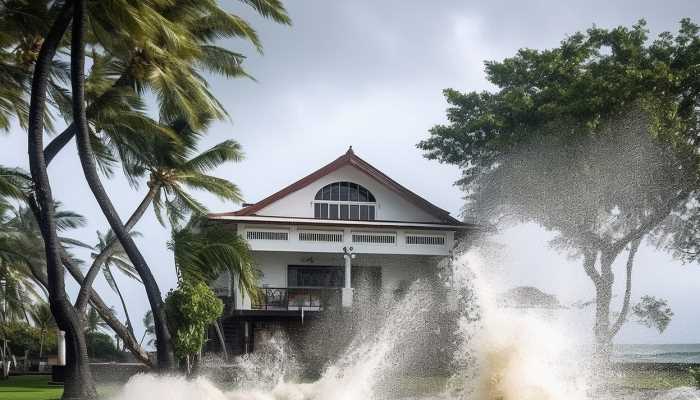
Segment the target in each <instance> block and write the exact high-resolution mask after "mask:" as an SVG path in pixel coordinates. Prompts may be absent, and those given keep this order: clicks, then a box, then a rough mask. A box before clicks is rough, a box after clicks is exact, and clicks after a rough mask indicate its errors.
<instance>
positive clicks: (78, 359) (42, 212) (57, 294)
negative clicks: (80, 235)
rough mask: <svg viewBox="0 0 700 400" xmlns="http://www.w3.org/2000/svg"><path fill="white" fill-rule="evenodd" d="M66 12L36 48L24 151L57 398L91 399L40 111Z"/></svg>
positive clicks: (91, 386)
mask: <svg viewBox="0 0 700 400" xmlns="http://www.w3.org/2000/svg"><path fill="white" fill-rule="evenodd" d="M72 7H73V4H72V3H71V1H66V2H65V3H64V4H63V6H62V9H61V10H60V13H59V14H58V16H57V18H56V20H55V21H54V23H53V25H52V26H51V29H50V30H49V33H48V34H47V36H46V39H45V40H44V43H43V44H42V46H41V50H40V51H39V56H38V58H37V61H36V64H35V66H34V74H33V77H32V88H31V99H30V109H29V123H28V129H27V135H28V146H27V147H28V153H29V165H30V171H31V175H32V181H33V183H34V190H35V194H36V200H37V204H38V206H39V210H38V211H39V213H38V217H39V218H38V222H39V226H40V228H41V234H42V237H43V239H44V249H45V252H46V270H47V289H48V291H49V304H50V306H51V311H52V313H53V315H54V318H55V319H56V323H57V325H58V326H59V328H60V329H61V330H63V331H65V332H66V350H67V351H66V356H67V357H66V380H65V386H64V391H63V398H64V399H94V398H96V397H97V393H96V391H95V384H94V381H93V379H92V374H91V373H90V368H89V364H88V357H87V343H86V341H85V335H84V334H83V329H82V322H81V320H80V318H79V316H78V314H77V313H76V312H75V309H74V308H73V307H72V305H71V303H70V300H69V299H68V296H67V295H66V291H65V282H64V273H63V265H62V263H61V257H60V248H61V247H60V246H61V244H60V241H59V239H58V235H57V234H56V220H55V215H54V200H53V196H52V194H51V185H50V182H49V177H48V174H47V171H46V161H45V159H44V151H43V134H44V112H45V109H46V89H47V86H48V79H49V68H50V64H51V61H52V60H53V57H54V56H55V54H56V50H57V49H58V46H59V43H60V41H61V38H62V37H63V35H64V34H65V32H66V31H67V29H68V25H69V24H70V21H71V17H72V14H73V10H72Z"/></svg>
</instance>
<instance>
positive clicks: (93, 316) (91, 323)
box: [85, 307, 109, 333]
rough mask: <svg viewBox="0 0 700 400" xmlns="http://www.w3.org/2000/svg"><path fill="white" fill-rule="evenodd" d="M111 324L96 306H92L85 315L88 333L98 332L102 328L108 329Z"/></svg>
mask: <svg viewBox="0 0 700 400" xmlns="http://www.w3.org/2000/svg"><path fill="white" fill-rule="evenodd" d="M108 327H109V325H107V323H106V322H105V321H104V320H103V319H102V317H100V314H99V313H98V312H97V310H95V309H94V308H92V307H90V309H89V310H88V312H87V314H86V316H85V331H86V332H87V333H96V332H99V331H100V330H103V329H107V328H108Z"/></svg>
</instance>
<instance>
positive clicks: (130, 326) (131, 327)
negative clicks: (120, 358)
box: [109, 271, 136, 337]
mask: <svg viewBox="0 0 700 400" xmlns="http://www.w3.org/2000/svg"><path fill="white" fill-rule="evenodd" d="M109 274H110V275H112V271H110V272H109ZM112 281H113V282H114V288H115V289H116V291H117V296H119V301H120V302H121V303H122V309H123V310H124V317H125V318H126V328H127V329H128V330H129V332H130V333H131V336H132V337H136V336H135V335H134V325H133V324H132V323H131V317H129V310H128V309H127V308H126V302H125V301H124V296H122V291H121V290H120V289H119V285H118V284H117V281H116V280H115V279H114V275H112Z"/></svg>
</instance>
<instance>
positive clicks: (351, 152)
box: [345, 145, 355, 154]
mask: <svg viewBox="0 0 700 400" xmlns="http://www.w3.org/2000/svg"><path fill="white" fill-rule="evenodd" d="M345 154H355V152H354V151H352V145H350V148H349V149H348V152H347V153H345Z"/></svg>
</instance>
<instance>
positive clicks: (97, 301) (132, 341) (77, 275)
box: [28, 203, 153, 367]
mask: <svg viewBox="0 0 700 400" xmlns="http://www.w3.org/2000/svg"><path fill="white" fill-rule="evenodd" d="M31 205H32V203H30V206H31ZM32 208H34V207H32ZM61 261H62V262H63V265H64V266H65V268H66V270H68V272H69V273H70V274H71V276H72V277H73V280H75V281H76V282H77V283H78V285H80V284H81V283H82V281H83V273H82V272H81V271H80V267H78V266H77V265H75V264H74V263H73V262H72V261H71V259H70V258H69V257H68V256H67V255H66V254H65V252H64V251H62V252H61ZM28 265H29V268H30V269H31V270H32V275H34V278H36V280H37V282H39V283H40V284H41V285H42V286H43V287H45V288H47V287H48V279H47V277H46V272H45V271H43V270H42V269H41V268H39V267H38V266H37V265H35V264H34V263H28ZM90 305H91V306H92V307H94V308H95V310H97V313H98V314H100V317H102V319H103V320H104V321H105V322H106V323H107V325H109V327H110V328H112V330H113V331H114V333H116V334H117V335H119V337H120V338H122V341H124V344H125V345H126V347H127V348H128V349H129V351H131V354H133V355H134V357H136V359H137V360H139V361H141V362H142V363H143V364H145V365H146V366H148V367H153V363H152V362H151V360H150V358H148V354H146V351H144V350H143V348H142V347H141V345H140V343H139V342H137V341H136V338H135V337H134V336H133V335H131V333H130V332H129V330H128V329H127V328H126V327H125V326H124V324H122V322H121V321H120V320H119V319H118V318H117V317H116V316H115V315H114V313H113V312H112V309H110V308H109V306H107V304H106V303H105V302H104V300H102V298H101V297H100V295H99V294H97V292H95V290H94V289H93V290H91V292H90Z"/></svg>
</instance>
